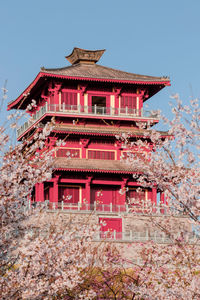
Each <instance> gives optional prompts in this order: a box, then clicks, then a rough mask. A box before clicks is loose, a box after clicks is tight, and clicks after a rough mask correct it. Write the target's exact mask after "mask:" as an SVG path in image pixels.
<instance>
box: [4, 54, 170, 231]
mask: <svg viewBox="0 0 200 300" xmlns="http://www.w3.org/2000/svg"><path fill="white" fill-rule="evenodd" d="M104 52H105V50H96V51H92V50H84V49H79V48H74V50H73V51H72V53H71V54H70V55H68V56H66V59H67V60H68V61H69V62H70V64H71V65H69V66H66V67H63V68H56V69H46V68H44V67H42V68H41V70H40V72H39V73H38V75H37V76H36V78H35V79H34V80H33V82H32V83H31V84H30V85H29V86H28V87H27V88H26V89H25V91H24V92H23V93H22V94H21V95H20V96H19V97H18V98H17V99H16V100H14V101H12V102H11V103H9V105H8V109H21V110H26V108H27V106H28V105H29V104H30V103H31V102H32V99H35V101H36V106H35V107H34V108H32V110H31V111H29V114H30V116H31V118H30V121H28V122H26V123H25V124H24V125H23V126H22V127H21V128H19V129H18V130H17V138H18V141H21V140H22V139H26V138H29V137H30V136H31V135H32V134H34V132H35V130H36V128H37V130H38V129H40V128H42V127H43V126H44V124H45V123H46V122H48V121H50V120H51V119H52V117H54V120H55V127H54V129H53V131H52V133H51V136H50V137H49V143H50V144H51V146H52V147H54V148H55V151H54V153H55V163H54V172H53V176H52V179H51V180H49V181H48V182H40V183H38V184H36V186H35V189H34V191H33V195H32V201H33V202H34V201H35V202H38V201H47V200H48V201H49V208H50V209H61V210H64V211H65V212H69V213H74V214H75V213H87V212H88V211H94V212H95V216H96V219H97V222H100V221H102V220H103V221H106V226H104V227H102V230H103V231H107V230H110V231H113V232H115V234H118V235H119V234H120V233H121V232H124V231H126V230H127V229H130V224H128V223H127V221H126V219H127V218H126V216H127V215H128V212H129V206H130V201H128V200H129V199H135V198H138V197H140V198H141V200H144V201H146V202H151V203H152V204H154V205H156V204H157V194H158V191H157V189H156V187H155V188H152V189H142V190H141V192H140V193H137V191H136V189H137V188H138V187H139V183H138V182H137V180H136V179H134V178H133V174H134V173H135V171H134V170H133V169H132V167H131V166H130V165H128V164H127V163H126V162H125V160H123V158H126V156H127V152H128V151H129V150H128V149H126V148H124V147H123V144H122V143H121V141H120V139H118V138H117V137H116V136H117V135H118V136H119V135H120V134H123V133H128V134H129V137H130V139H131V140H132V141H135V140H136V139H138V138H144V130H145V129H143V130H142V129H140V126H139V124H140V122H142V123H143V124H147V125H148V126H149V125H150V126H153V125H154V124H156V123H158V122H159V118H158V116H157V114H152V113H151V112H150V111H149V112H148V111H145V110H144V109H143V105H144V102H145V101H147V100H148V99H149V98H151V97H152V96H153V95H154V94H156V93H158V92H159V91H160V90H161V89H163V88H164V87H165V86H169V85H170V81H169V78H167V77H153V76H145V75H138V74H134V73H128V72H124V71H120V70H115V69H112V68H109V67H105V66H102V65H99V64H97V62H98V61H99V59H100V58H101V56H102V55H103V53H104ZM163 134H164V133H163ZM60 139H61V140H63V143H62V146H60V147H58V146H57V144H56V142H57V141H58V140H60ZM135 152H136V155H140V153H137V150H136V151H135ZM161 200H162V194H161ZM119 236H120V235H119Z"/></svg>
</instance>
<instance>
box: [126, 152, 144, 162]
mask: <svg viewBox="0 0 200 300" xmlns="http://www.w3.org/2000/svg"><path fill="white" fill-rule="evenodd" d="M145 157H146V153H145V152H132V151H123V152H122V159H125V160H126V159H129V158H130V159H134V158H136V159H137V158H138V159H141V160H145Z"/></svg>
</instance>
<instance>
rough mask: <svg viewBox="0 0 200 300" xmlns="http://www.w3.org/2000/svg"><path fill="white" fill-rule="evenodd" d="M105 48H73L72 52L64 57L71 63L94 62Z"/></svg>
mask: <svg viewBox="0 0 200 300" xmlns="http://www.w3.org/2000/svg"><path fill="white" fill-rule="evenodd" d="M104 52H105V49H102V50H85V49H80V48H74V49H73V51H72V53H71V54H70V55H68V56H65V58H66V59H67V60H68V61H69V62H70V63H71V64H72V65H75V64H77V63H86V64H95V63H96V62H97V61H98V60H99V59H100V58H101V56H102V55H103V53H104Z"/></svg>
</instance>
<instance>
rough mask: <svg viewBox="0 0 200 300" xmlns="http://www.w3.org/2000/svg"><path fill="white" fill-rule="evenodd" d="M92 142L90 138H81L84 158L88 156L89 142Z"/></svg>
mask: <svg viewBox="0 0 200 300" xmlns="http://www.w3.org/2000/svg"><path fill="white" fill-rule="evenodd" d="M89 142H90V139H80V144H81V149H82V158H86V149H87V147H88V144H89Z"/></svg>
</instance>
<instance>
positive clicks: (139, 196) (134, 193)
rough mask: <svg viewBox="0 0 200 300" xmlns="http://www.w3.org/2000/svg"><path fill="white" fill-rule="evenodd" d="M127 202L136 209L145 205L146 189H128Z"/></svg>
mask: <svg viewBox="0 0 200 300" xmlns="http://www.w3.org/2000/svg"><path fill="white" fill-rule="evenodd" d="M126 195H127V202H128V204H129V205H130V207H133V208H134V210H135V209H136V210H137V209H138V208H142V207H144V206H145V201H146V197H145V196H146V190H145V189H141V188H139V187H138V188H129V190H128V191H127V194H126Z"/></svg>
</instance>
